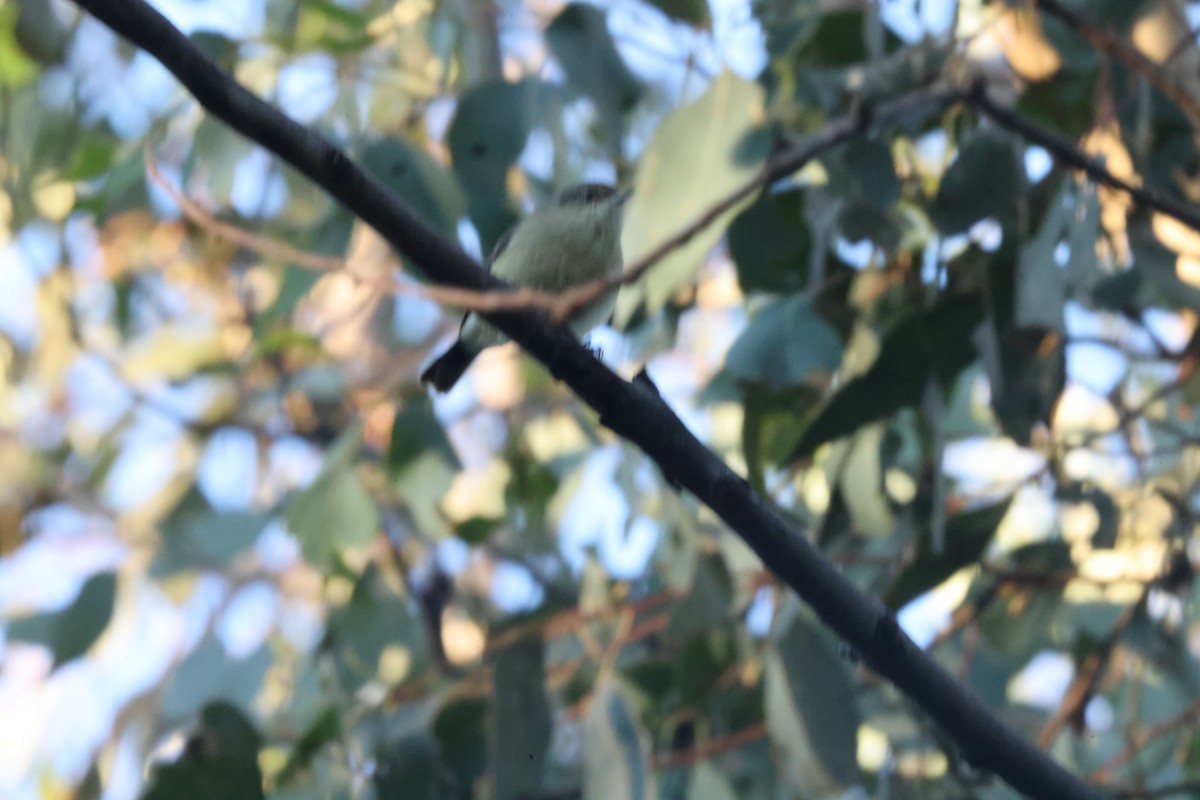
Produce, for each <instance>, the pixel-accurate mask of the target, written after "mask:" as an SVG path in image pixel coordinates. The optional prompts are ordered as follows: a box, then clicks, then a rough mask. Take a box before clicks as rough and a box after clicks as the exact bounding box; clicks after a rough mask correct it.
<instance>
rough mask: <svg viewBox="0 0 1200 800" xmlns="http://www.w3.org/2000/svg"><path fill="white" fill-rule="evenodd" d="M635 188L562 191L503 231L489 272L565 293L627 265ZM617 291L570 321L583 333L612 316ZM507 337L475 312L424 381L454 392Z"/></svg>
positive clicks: (594, 186) (581, 186) (595, 187)
mask: <svg viewBox="0 0 1200 800" xmlns="http://www.w3.org/2000/svg"><path fill="white" fill-rule="evenodd" d="M631 193H632V192H631V191H630V190H625V191H620V192H619V191H617V190H616V189H615V188H613V187H612V186H607V185H605V184H601V183H581V184H577V185H575V186H569V187H567V188H566V189H563V190H562V191H561V192H559V193H558V194H557V195H556V196H555V198H554V200H553V202H551V203H550V204H549V205H547V206H544V207H542V208H540V209H538V210H537V211H535V212H533V213H532V214H531V215H529V216H528V217H526V218H525V219H524V220H522V221H521V222H518V223H517V224H516V225H514V226H513V227H512V228H511V229H509V231H508V232H507V233H506V234H504V236H502V237H500V241H499V242H497V243H496V248H495V250H493V251H492V257H491V258H489V259H488V271H489V272H491V273H492V274H493V275H495V276H496V277H498V278H500V279H501V280H503V281H504V282H506V283H509V284H512V285H513V286H522V287H528V288H531V289H538V290H541V291H545V292H562V291H566V290H567V289H570V288H572V287H575V286H579V285H580V284H584V283H587V282H588V281H592V280H595V279H597V278H603V277H607V276H609V275H614V274H618V273H619V272H620V270H621V266H622V260H621V221H622V210H623V206H624V203H625V201H626V200H628V199H629V196H630V194H631ZM616 302H617V289H613V290H612V291H610V292H607V293H605V294H604V295H602V296H601V297H600V298H598V299H597V300H596V301H595V302H593V303H592V304H591V305H589V306H587V307H585V308H583V309H581V310H580V311H578V312H577V313H576V314H575V315H574V316H573V317H571V318H570V319H569V320H567V324H568V325H569V326H570V328H571V330H572V331H574V332H575V335H576V336H583V335H584V334H585V333H587V332H588V331H590V330H591V329H592V328H594V327H596V326H597V325H599V324H601V323H602V322H605V321H606V320H607V319H608V317H609V315H610V314H612V310H613V306H614V305H616ZM506 341H508V337H507V336H505V335H504V334H503V333H501V332H500V331H499V330H497V329H496V328H495V327H494V326H492V325H491V324H489V323H488V322H486V321H485V320H484V319H483V318H482V317H480V316H479V315H478V314H476V313H474V312H472V311H468V312H467V313H466V314H465V315H464V316H463V321H462V325H461V326H460V327H459V329H458V340H457V341H455V343H454V344H453V345H451V347H450V349H449V350H447V351H446V352H445V353H442V355H440V356H438V358H437V360H435V361H434V362H433V363H432V364H430V365H429V366H428V367H427V368H426V369H425V371H424V372H422V373H421V383H423V384H425V383H428V384H432V385H433V388H435V389H437V390H438V391H439V392H448V391H450V389H451V388H453V386H454V384H456V383H458V379H459V378H461V377H462V375H463V373H464V372H466V371H467V367H469V366H471V362H472V361H474V360H475V356H477V355H479V354H480V353H481V352H482V351H483V350H485V349H486V348H488V347H492V346H494V345H498V344H503V343H504V342H506Z"/></svg>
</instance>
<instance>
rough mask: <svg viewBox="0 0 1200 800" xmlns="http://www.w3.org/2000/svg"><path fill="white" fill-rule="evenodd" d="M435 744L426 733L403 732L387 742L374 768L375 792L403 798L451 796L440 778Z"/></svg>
mask: <svg viewBox="0 0 1200 800" xmlns="http://www.w3.org/2000/svg"><path fill="white" fill-rule="evenodd" d="M441 770H442V765H441V763H440V762H439V760H438V744H437V741H436V740H435V739H434V738H433V737H432V736H430V735H428V734H425V733H420V734H414V735H411V736H406V737H404V738H402V739H400V740H398V741H396V742H393V743H391V744H389V745H388V746H387V747H385V748H384V749H383V750H382V751H381V752H380V754H379V769H377V770H375V773H374V780H375V796H376V797H380V798H388V797H403V798H404V800H443V798H446V797H451V796H453V795H450V794H449V793H447V791H446V790H445V789H444V788H443V785H442V780H441V778H440V775H441Z"/></svg>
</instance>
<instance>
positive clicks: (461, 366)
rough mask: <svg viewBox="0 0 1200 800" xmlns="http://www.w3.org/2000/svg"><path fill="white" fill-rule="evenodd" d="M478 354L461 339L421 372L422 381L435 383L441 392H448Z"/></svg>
mask: <svg viewBox="0 0 1200 800" xmlns="http://www.w3.org/2000/svg"><path fill="white" fill-rule="evenodd" d="M476 355H477V354H476V353H474V352H472V351H471V350H469V349H468V348H467V346H466V345H464V344H463V343H462V340H461V339H459V340H457V341H455V342H454V344H453V345H452V346H451V347H450V349H449V350H447V351H446V352H444V353H442V354H441V355H440V356H438V357H437V360H436V361H434V362H433V363H432V364H430V365H429V366H428V367H426V368H425V371H424V372H422V373H421V383H423V384H424V383H430V384H433V388H434V389H437V390H438V391H439V392H448V391H450V390H451V389H452V388H454V384H456V383H458V379H459V378H461V377H462V376H463V373H464V372H466V371H467V367H469V366H471V362H472V361H474V360H475V356H476Z"/></svg>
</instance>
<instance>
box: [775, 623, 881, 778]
mask: <svg viewBox="0 0 1200 800" xmlns="http://www.w3.org/2000/svg"><path fill="white" fill-rule="evenodd" d="M764 681H765V684H766V686H765V690H764V700H763V701H764V704H765V706H766V709H765V711H766V723H767V733H768V735H769V736H770V737H771V741H772V742H773V743H774V745H775V746H776V748H778V750H779V752H780V753H781V754H782V755H783V758H782V759H781V763H780V767H781V772H782V775H783V778H784V781H785V785H787V786H788V787H789V788H790V790H791V791H792V792H794V793H798V794H799V795H801V796H814V797H816V796H824V795H828V794H831V793H835V792H839V791H843V790H845V789H846V788H848V787H849V786H851V785H852V784H854V783H856V782H857V781H858V778H859V769H858V761H857V759H856V756H855V753H856V752H857V737H858V726H859V712H858V709H857V706H856V703H855V699H854V688H853V686H852V684H851V682H850V677H849V676H848V675H847V674H846V666H845V664H844V663H843V661H842V660H841V659H839V658H838V657H837V655H836V654H835V653H834V652H833V650H832V649H831V648H830V647H829V645H828V644H827V643H826V641H825V639H824V637H823V636H822V635H821V634H820V632H819V631H818V630H817V629H816V628H815V627H814V626H813V623H812V622H810V621H808V620H807V619H806V618H804V616H802V615H800V614H797V615H796V616H795V617H794V618H793V620H792V623H791V625H790V626H789V627H788V628H787V629H786V630H784V632H783V633H782V634H781V635H780V637H779V639H778V640H777V641H776V643H775V646H774V647H773V648H772V649H771V651H770V652H769V653H768V654H767V658H766V664H765V675H764Z"/></svg>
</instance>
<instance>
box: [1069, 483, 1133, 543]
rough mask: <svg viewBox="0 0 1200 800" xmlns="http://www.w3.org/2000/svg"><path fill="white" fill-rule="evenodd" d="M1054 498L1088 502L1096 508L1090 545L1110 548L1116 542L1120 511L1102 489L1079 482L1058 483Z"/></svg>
mask: <svg viewBox="0 0 1200 800" xmlns="http://www.w3.org/2000/svg"><path fill="white" fill-rule="evenodd" d="M1055 498H1056V499H1058V500H1063V501H1066V502H1069V503H1089V504H1090V505H1091V506H1092V508H1094V509H1095V510H1096V517H1097V524H1096V530H1095V532H1093V533H1092V547H1094V548H1096V549H1097V550H1111V549H1112V548H1113V547H1114V546H1115V545H1116V543H1117V532H1118V531H1119V530H1120V527H1121V511H1120V509H1118V508H1117V504H1116V503H1115V502H1113V499H1112V497H1111V496H1110V495H1109V494H1108V493H1107V492H1105V491H1104V490H1103V489H1099V488H1097V487H1095V486H1085V485H1084V484H1081V483H1070V484H1065V485H1060V486H1059V488H1058V491H1057V492H1056V493H1055Z"/></svg>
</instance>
